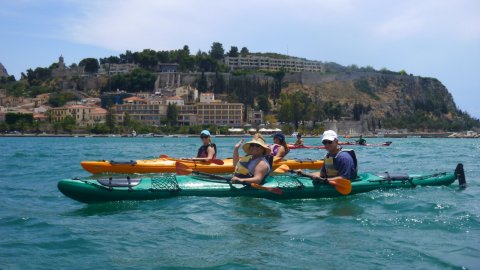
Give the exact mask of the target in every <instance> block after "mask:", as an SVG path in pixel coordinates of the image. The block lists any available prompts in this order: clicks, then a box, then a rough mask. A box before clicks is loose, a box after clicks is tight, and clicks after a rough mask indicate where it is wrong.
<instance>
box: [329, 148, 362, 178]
mask: <svg viewBox="0 0 480 270" xmlns="http://www.w3.org/2000/svg"><path fill="white" fill-rule="evenodd" d="M340 152H347V153H348V154H350V156H351V157H352V159H353V165H354V166H355V171H354V175H353V176H352V178H353V179H355V178H357V171H358V166H357V156H356V155H355V151H353V149H340V151H338V153H337V154H336V155H335V156H331V155H330V153H328V154H327V155H326V156H325V158H324V159H323V164H324V166H325V170H326V173H327V177H335V176H338V170H337V164H336V159H337V156H338V155H339V154H340Z"/></svg>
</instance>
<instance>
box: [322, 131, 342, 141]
mask: <svg viewBox="0 0 480 270" xmlns="http://www.w3.org/2000/svg"><path fill="white" fill-rule="evenodd" d="M337 138H338V136H337V133H336V132H335V131H333V130H327V131H325V132H323V137H322V142H323V141H324V140H328V141H333V140H335V139H337Z"/></svg>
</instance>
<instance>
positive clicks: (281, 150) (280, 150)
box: [275, 145, 285, 158]
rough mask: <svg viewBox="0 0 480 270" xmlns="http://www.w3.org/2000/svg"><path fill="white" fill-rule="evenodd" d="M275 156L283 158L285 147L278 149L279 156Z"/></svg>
mask: <svg viewBox="0 0 480 270" xmlns="http://www.w3.org/2000/svg"><path fill="white" fill-rule="evenodd" d="M275 156H276V157H279V158H283V157H284V156H285V147H283V145H280V146H279V147H278V150H277V154H276V155H275Z"/></svg>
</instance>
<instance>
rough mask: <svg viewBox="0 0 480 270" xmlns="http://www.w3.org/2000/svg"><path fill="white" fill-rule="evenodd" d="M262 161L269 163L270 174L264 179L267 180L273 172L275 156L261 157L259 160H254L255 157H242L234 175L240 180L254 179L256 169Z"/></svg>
mask: <svg viewBox="0 0 480 270" xmlns="http://www.w3.org/2000/svg"><path fill="white" fill-rule="evenodd" d="M262 160H265V162H267V165H268V172H267V174H265V177H264V179H263V180H265V178H266V177H267V176H268V175H269V174H270V172H271V171H272V163H273V156H270V155H267V156H261V157H257V158H253V156H251V155H248V156H244V157H241V158H240V160H239V161H238V163H237V166H236V167H235V172H234V173H233V175H234V176H236V177H239V178H250V177H253V176H254V173H255V167H256V166H257V164H258V163H259V162H260V161H262ZM263 180H262V181H263Z"/></svg>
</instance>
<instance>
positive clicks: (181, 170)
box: [175, 161, 192, 175]
mask: <svg viewBox="0 0 480 270" xmlns="http://www.w3.org/2000/svg"><path fill="white" fill-rule="evenodd" d="M175 169H176V170H177V174H178V175H188V174H191V173H192V169H190V168H189V167H188V166H187V165H185V164H183V163H181V162H179V161H177V162H175Z"/></svg>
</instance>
